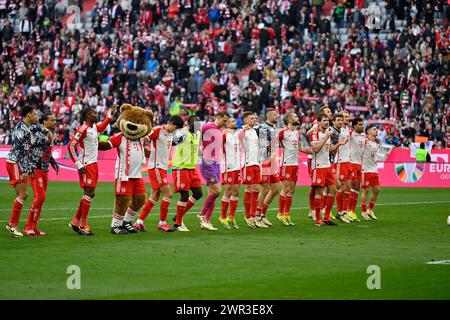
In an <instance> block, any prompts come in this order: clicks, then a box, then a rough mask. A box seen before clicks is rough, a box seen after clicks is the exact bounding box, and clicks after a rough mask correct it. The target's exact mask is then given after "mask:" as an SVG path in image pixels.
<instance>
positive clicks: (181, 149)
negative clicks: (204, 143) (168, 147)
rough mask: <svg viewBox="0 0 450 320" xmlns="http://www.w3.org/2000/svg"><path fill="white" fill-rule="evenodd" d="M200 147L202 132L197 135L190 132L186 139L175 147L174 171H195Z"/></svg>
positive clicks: (197, 132)
mask: <svg viewBox="0 0 450 320" xmlns="http://www.w3.org/2000/svg"><path fill="white" fill-rule="evenodd" d="M199 147H200V131H196V133H195V134H193V133H192V132H188V133H187V135H186V139H185V140H184V141H183V142H182V143H180V144H178V145H177V146H176V147H175V155H174V156H173V163H172V167H173V169H175V170H176V169H177V168H181V169H195V167H196V166H197V163H198V151H199Z"/></svg>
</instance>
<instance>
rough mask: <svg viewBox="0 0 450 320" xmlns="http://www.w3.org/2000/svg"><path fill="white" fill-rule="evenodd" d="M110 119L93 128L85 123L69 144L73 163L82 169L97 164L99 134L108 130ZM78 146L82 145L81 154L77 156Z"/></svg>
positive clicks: (107, 118)
mask: <svg viewBox="0 0 450 320" xmlns="http://www.w3.org/2000/svg"><path fill="white" fill-rule="evenodd" d="M110 121H111V118H110V117H106V119H105V120H103V122H101V123H99V124H94V125H93V126H92V127H90V126H88V125H87V124H86V123H84V124H83V125H82V126H81V127H80V128H78V130H77V132H76V133H75V135H74V136H73V138H72V139H71V140H70V142H69V147H68V150H69V155H70V158H71V159H72V161H73V162H75V164H76V165H77V168H78V169H80V168H82V167H84V166H86V165H88V164H91V163H95V162H97V158H98V132H102V131H104V130H105V129H106V127H107V126H108V124H109V122H110ZM77 145H80V152H79V153H78V155H77V152H76V149H77Z"/></svg>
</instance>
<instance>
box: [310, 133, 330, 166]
mask: <svg viewBox="0 0 450 320" xmlns="http://www.w3.org/2000/svg"><path fill="white" fill-rule="evenodd" d="M325 137H326V134H325V133H324V132H322V131H320V130H317V131H315V132H313V133H311V134H310V136H309V141H311V145H314V144H317V143H318V142H319V141H321V140H322V139H325ZM330 146H331V139H330V138H329V139H327V142H325V144H324V145H323V147H322V149H320V151H319V152H314V151H313V158H312V161H311V169H318V168H330V167H331V163H330Z"/></svg>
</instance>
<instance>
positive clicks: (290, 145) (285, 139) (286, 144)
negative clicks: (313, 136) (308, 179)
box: [278, 127, 300, 166]
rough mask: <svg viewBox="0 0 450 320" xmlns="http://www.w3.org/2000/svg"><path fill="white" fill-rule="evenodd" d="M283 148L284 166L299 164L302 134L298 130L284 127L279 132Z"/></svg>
mask: <svg viewBox="0 0 450 320" xmlns="http://www.w3.org/2000/svg"><path fill="white" fill-rule="evenodd" d="M278 138H279V140H280V146H281V150H282V158H281V165H282V166H298V152H299V145H298V144H299V139H300V135H299V132H298V130H290V129H289V128H288V127H286V128H283V129H282V130H281V131H280V133H279V134H278Z"/></svg>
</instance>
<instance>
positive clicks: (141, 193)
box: [99, 104, 153, 234]
mask: <svg viewBox="0 0 450 320" xmlns="http://www.w3.org/2000/svg"><path fill="white" fill-rule="evenodd" d="M152 121H153V112H151V111H150V110H144V109H142V108H140V107H137V106H132V105H130V104H123V105H122V106H121V107H120V116H119V118H118V119H117V122H116V123H117V126H118V127H119V129H120V131H121V132H120V133H118V134H116V135H114V136H113V137H111V138H110V139H109V140H108V141H105V142H99V150H109V149H113V148H116V149H117V160H116V167H115V174H114V178H115V188H114V194H115V197H114V212H113V218H112V222H111V233H112V234H127V233H137V232H138V230H137V229H136V228H135V227H133V225H132V223H131V222H132V220H133V218H134V216H135V215H136V212H137V211H139V210H140V209H141V208H142V206H143V205H144V203H145V200H146V198H147V197H146V192H145V184H144V179H143V178H142V173H141V172H142V169H141V168H142V165H143V164H145V155H146V153H147V151H146V150H145V149H144V143H145V141H146V137H147V135H148V134H149V133H150V131H151V130H152Z"/></svg>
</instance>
